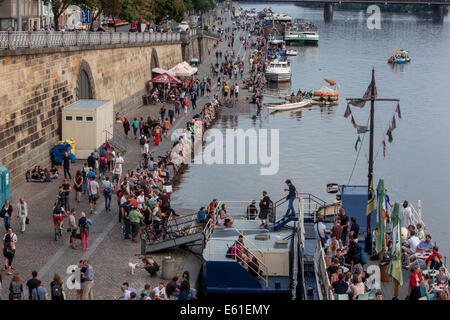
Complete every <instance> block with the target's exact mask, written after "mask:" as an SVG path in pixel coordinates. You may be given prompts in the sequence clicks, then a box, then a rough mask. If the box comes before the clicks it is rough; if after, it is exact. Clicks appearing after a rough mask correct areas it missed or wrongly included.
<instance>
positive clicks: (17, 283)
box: [9, 274, 24, 300]
mask: <svg viewBox="0 0 450 320" xmlns="http://www.w3.org/2000/svg"><path fill="white" fill-rule="evenodd" d="M23 299H24V294H23V286H22V279H20V276H19V275H18V274H15V275H14V276H13V278H12V281H11V284H10V285H9V300H23Z"/></svg>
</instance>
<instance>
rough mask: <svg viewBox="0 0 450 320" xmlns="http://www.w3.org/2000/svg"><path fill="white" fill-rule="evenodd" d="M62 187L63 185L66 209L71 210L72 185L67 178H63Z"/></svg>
mask: <svg viewBox="0 0 450 320" xmlns="http://www.w3.org/2000/svg"><path fill="white" fill-rule="evenodd" d="M62 187H63V191H64V209H65V210H66V211H70V203H69V194H70V190H72V187H71V186H70V184H69V182H68V181H67V179H64V180H63V184H62Z"/></svg>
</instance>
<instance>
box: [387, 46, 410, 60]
mask: <svg viewBox="0 0 450 320" xmlns="http://www.w3.org/2000/svg"><path fill="white" fill-rule="evenodd" d="M410 61H411V58H410V57H409V52H408V51H406V50H403V49H400V50H395V51H392V55H391V57H390V58H389V59H388V63H392V64H394V63H407V62H410Z"/></svg>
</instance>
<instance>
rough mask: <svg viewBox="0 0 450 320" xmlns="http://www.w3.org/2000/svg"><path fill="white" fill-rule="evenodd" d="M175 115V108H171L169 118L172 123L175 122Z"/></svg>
mask: <svg viewBox="0 0 450 320" xmlns="http://www.w3.org/2000/svg"><path fill="white" fill-rule="evenodd" d="M174 117H175V111H174V110H173V109H170V110H169V120H170V125H172V124H173V118H174Z"/></svg>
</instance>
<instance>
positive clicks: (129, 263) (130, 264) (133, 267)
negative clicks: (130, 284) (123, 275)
mask: <svg viewBox="0 0 450 320" xmlns="http://www.w3.org/2000/svg"><path fill="white" fill-rule="evenodd" d="M137 265H138V264H137V263H131V262H128V266H129V267H130V269H131V274H134V269H136V266H137Z"/></svg>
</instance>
